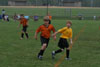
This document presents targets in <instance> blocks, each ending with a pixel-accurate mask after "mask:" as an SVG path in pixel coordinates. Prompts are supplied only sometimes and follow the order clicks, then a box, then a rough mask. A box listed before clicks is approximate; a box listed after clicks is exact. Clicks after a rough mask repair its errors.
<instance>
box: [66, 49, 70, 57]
mask: <svg viewBox="0 0 100 67" xmlns="http://www.w3.org/2000/svg"><path fill="white" fill-rule="evenodd" d="M69 52H70V51H69V50H66V58H69Z"/></svg>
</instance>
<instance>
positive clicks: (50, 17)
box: [48, 13, 52, 24]
mask: <svg viewBox="0 0 100 67" xmlns="http://www.w3.org/2000/svg"><path fill="white" fill-rule="evenodd" d="M48 17H49V24H51V20H52V16H51V15H50V13H48Z"/></svg>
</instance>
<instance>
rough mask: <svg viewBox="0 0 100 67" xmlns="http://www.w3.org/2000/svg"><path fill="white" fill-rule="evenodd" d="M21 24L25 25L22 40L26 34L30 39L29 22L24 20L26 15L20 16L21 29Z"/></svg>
mask: <svg viewBox="0 0 100 67" xmlns="http://www.w3.org/2000/svg"><path fill="white" fill-rule="evenodd" d="M21 24H22V25H23V29H22V32H21V38H20V39H21V40H22V39H23V38H24V33H25V35H26V38H27V39H28V38H29V36H28V33H27V27H28V20H27V19H25V18H24V14H21V15H20V24H19V27H20V26H21Z"/></svg>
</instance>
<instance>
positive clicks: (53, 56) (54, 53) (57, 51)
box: [52, 38, 65, 59]
mask: <svg viewBox="0 0 100 67" xmlns="http://www.w3.org/2000/svg"><path fill="white" fill-rule="evenodd" d="M63 44H64V42H63V39H62V38H60V39H59V43H58V46H59V48H60V49H58V50H56V51H53V52H52V58H53V59H54V58H55V55H56V54H57V53H61V52H62V51H64V48H65V46H64V45H63Z"/></svg>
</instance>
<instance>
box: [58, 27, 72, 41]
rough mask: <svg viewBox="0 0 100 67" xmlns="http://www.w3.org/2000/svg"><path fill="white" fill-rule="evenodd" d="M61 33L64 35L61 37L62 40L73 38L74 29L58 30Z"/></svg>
mask: <svg viewBox="0 0 100 67" xmlns="http://www.w3.org/2000/svg"><path fill="white" fill-rule="evenodd" d="M58 32H59V33H61V34H62V35H61V36H60V37H61V38H65V39H68V38H72V29H71V28H68V27H64V28H62V29H59V30H58Z"/></svg>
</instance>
